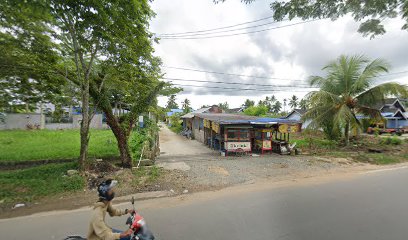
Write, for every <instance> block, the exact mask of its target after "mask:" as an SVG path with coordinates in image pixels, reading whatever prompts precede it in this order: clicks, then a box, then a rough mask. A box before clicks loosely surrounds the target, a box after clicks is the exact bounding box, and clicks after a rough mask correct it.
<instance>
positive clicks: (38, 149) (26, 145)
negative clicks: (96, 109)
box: [0, 130, 119, 162]
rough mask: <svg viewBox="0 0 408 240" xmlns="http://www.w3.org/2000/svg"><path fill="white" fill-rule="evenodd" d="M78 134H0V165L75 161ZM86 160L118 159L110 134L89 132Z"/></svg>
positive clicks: (113, 140)
mask: <svg viewBox="0 0 408 240" xmlns="http://www.w3.org/2000/svg"><path fill="white" fill-rule="evenodd" d="M79 148H80V137H79V130H36V131H25V130H11V131H0V161H3V162H4V161H14V162H16V161H27V160H29V161H35V160H50V159H51V160H52V159H71V158H77V157H79ZM88 153H89V157H114V156H119V153H118V149H117V144H116V139H115V137H114V136H113V133H112V131H111V130H91V132H90V142H89V151H88Z"/></svg>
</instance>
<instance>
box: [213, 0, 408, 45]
mask: <svg viewBox="0 0 408 240" xmlns="http://www.w3.org/2000/svg"><path fill="white" fill-rule="evenodd" d="M224 1H225V0H214V2H215V3H218V2H224ZM241 1H242V2H245V3H251V2H254V1H255V0H241ZM270 6H271V10H272V11H273V18H274V20H276V21H282V20H283V19H286V18H289V19H290V20H292V19H293V18H295V17H299V18H302V19H303V20H307V19H322V18H330V19H332V20H336V19H338V18H339V17H342V16H344V15H347V14H351V15H352V16H353V18H354V20H355V21H357V22H360V21H364V22H363V23H361V24H360V27H359V29H358V32H359V33H362V34H363V36H370V38H373V37H375V36H377V35H381V34H384V33H385V32H386V31H385V28H384V25H383V24H381V23H382V21H386V20H387V19H390V18H400V19H401V20H402V21H403V25H402V29H403V30H408V2H407V1H406V0H370V1H346V0H339V1H332V0H321V1H299V0H290V1H272V3H271V5H270Z"/></svg>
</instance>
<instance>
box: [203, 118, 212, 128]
mask: <svg viewBox="0 0 408 240" xmlns="http://www.w3.org/2000/svg"><path fill="white" fill-rule="evenodd" d="M204 127H205V128H211V122H210V120H207V119H204Z"/></svg>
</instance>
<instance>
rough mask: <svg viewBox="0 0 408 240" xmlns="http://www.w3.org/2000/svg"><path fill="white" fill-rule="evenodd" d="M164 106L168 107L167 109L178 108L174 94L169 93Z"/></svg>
mask: <svg viewBox="0 0 408 240" xmlns="http://www.w3.org/2000/svg"><path fill="white" fill-rule="evenodd" d="M166 108H167V109H169V110H170V109H178V108H179V106H178V104H177V103H176V95H174V94H173V95H171V96H170V97H169V100H168V101H167V105H166Z"/></svg>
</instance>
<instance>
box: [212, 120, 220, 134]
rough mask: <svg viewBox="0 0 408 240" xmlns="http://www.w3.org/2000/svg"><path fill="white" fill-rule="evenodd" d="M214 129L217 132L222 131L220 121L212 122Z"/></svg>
mask: <svg viewBox="0 0 408 240" xmlns="http://www.w3.org/2000/svg"><path fill="white" fill-rule="evenodd" d="M212 130H213V131H214V132H216V133H219V132H220V125H219V124H218V123H215V122H213V123H212Z"/></svg>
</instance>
